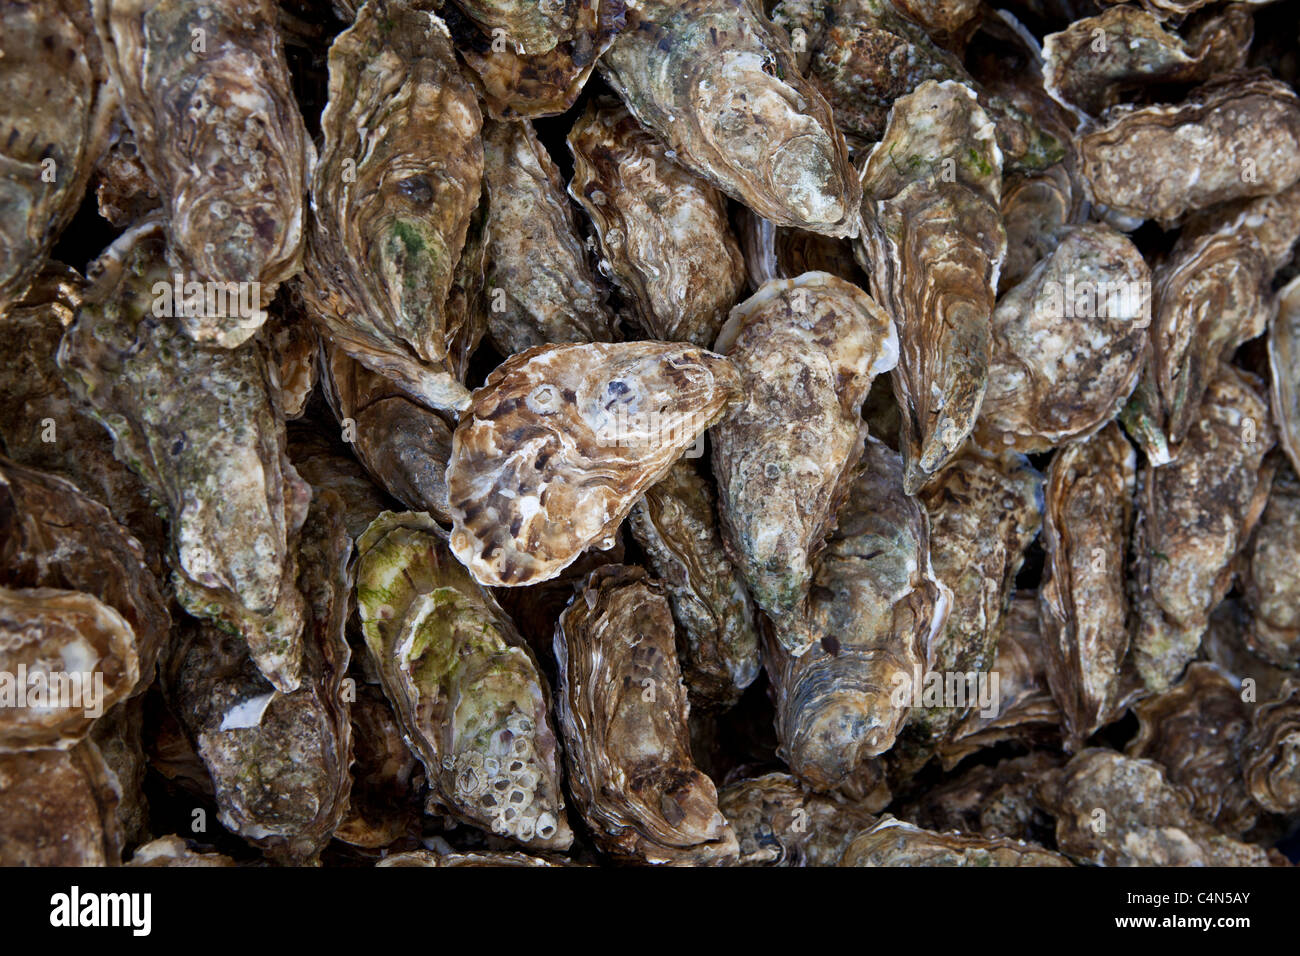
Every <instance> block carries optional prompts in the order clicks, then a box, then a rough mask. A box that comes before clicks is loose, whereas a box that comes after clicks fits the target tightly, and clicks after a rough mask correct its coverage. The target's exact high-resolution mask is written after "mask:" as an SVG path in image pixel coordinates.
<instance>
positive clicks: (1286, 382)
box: [1268, 276, 1300, 474]
mask: <svg viewBox="0 0 1300 956" xmlns="http://www.w3.org/2000/svg"><path fill="white" fill-rule="evenodd" d="M1268 358H1269V368H1270V371H1271V372H1272V375H1271V376H1270V377H1271V379H1272V383H1273V389H1272V396H1271V397H1272V406H1273V421H1274V423H1275V424H1276V425H1277V435H1278V444H1280V445H1281V446H1282V450H1283V451H1285V452H1286V454H1287V457H1288V458H1289V459H1290V461H1291V468H1292V469H1293V470H1294V471H1295V472H1296V473H1297V474H1300V276H1298V277H1296V278H1295V279H1292V280H1291V281H1290V282H1289V283H1287V285H1286V287H1285V288H1283V289H1282V291H1281V292H1279V293H1278V297H1277V311H1276V312H1275V313H1274V316H1273V319H1272V321H1271V322H1269V326H1268Z"/></svg>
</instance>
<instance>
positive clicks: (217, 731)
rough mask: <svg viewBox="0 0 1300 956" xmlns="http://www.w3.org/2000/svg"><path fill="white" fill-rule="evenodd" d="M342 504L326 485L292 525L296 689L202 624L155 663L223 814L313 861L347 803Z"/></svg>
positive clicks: (246, 833)
mask: <svg viewBox="0 0 1300 956" xmlns="http://www.w3.org/2000/svg"><path fill="white" fill-rule="evenodd" d="M342 512H343V508H342V502H341V501H340V500H339V498H338V497H337V496H336V495H333V494H331V493H329V492H325V493H323V494H322V495H321V496H320V497H319V498H318V499H317V500H316V501H314V502H313V503H312V508H311V512H310V514H309V516H308V519H307V523H306V524H305V525H304V526H303V535H302V542H301V547H300V558H299V563H300V565H301V569H302V570H301V574H300V577H299V582H300V584H301V587H302V590H303V593H304V594H305V595H306V598H307V608H308V612H309V613H308V625H307V629H306V635H305V639H304V641H303V671H302V683H301V685H300V686H299V687H298V688H297V689H296V690H294V691H293V692H292V693H282V692H280V691H278V690H276V688H275V687H273V686H271V684H270V683H269V682H268V681H267V680H266V679H265V678H264V677H263V676H262V675H261V674H260V673H258V671H257V668H256V667H255V666H254V664H253V661H252V659H251V658H250V657H249V656H248V652H247V650H246V649H245V648H244V647H243V646H242V644H241V643H240V642H239V641H238V640H236V639H233V638H232V637H231V636H230V635H227V634H223V633H222V632H221V631H220V630H218V629H217V628H215V627H212V626H211V625H206V624H197V625H193V626H190V627H188V628H186V629H185V630H183V631H182V633H181V634H180V635H179V636H178V640H177V642H176V644H175V646H174V648H173V651H172V658H171V661H170V663H169V665H168V667H167V668H166V673H165V684H166V690H167V694H168V698H169V701H170V703H171V705H172V708H173V709H174V710H175V711H176V713H177V715H178V716H179V718H180V719H181V722H182V723H183V724H184V726H185V729H186V732H187V733H188V734H189V736H190V737H191V738H192V740H193V741H194V745H195V749H196V750H197V752H198V754H199V756H200V757H201V758H202V760H203V762H204V764H205V765H206V766H207V768H208V772H209V774H210V775H211V777H212V782H213V784H214V787H215V790H216V800H217V807H218V813H219V816H220V819H221V822H222V824H223V825H224V826H225V827H226V828H227V829H229V830H231V831H232V832H235V833H238V834H240V835H241V836H243V837H244V838H245V839H247V840H250V841H252V842H254V843H256V844H258V845H259V846H261V847H262V848H263V850H265V851H266V853H267V854H268V855H269V856H271V857H272V858H273V859H276V860H279V861H283V862H288V863H302V862H306V861H310V860H313V859H315V858H316V857H317V856H318V854H319V853H320V851H321V850H322V849H323V848H324V846H325V844H326V843H328V842H329V840H330V838H331V835H332V834H333V832H334V829H335V827H337V826H338V824H339V821H340V820H341V819H342V817H343V814H344V813H345V812H346V810H347V805H348V790H349V786H350V783H351V778H350V777H349V775H348V765H349V764H350V763H351V760H352V743H351V733H352V724H351V721H350V719H349V715H348V710H349V706H348V699H347V698H348V695H347V694H345V691H344V686H343V679H344V675H345V674H346V672H347V667H348V661H349V658H350V655H351V651H350V649H349V647H348V643H347V639H346V638H345V637H344V625H345V623H346V621H347V618H348V614H349V613H350V609H351V608H350V603H349V596H350V594H351V586H352V579H351V576H350V573H349V570H348V560H349V557H350V555H351V553H352V542H351V539H350V538H349V537H348V535H347V531H346V529H345V528H344V526H343V517H342Z"/></svg>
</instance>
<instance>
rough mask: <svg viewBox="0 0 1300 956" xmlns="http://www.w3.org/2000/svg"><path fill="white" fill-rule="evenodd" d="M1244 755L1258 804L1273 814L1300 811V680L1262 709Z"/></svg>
mask: <svg viewBox="0 0 1300 956" xmlns="http://www.w3.org/2000/svg"><path fill="white" fill-rule="evenodd" d="M1242 752H1243V761H1242V763H1243V769H1244V770H1245V775H1246V784H1247V786H1249V788H1250V795H1251V796H1252V797H1254V798H1255V802H1256V803H1258V804H1259V805H1260V806H1261V807H1263V808H1264V809H1265V810H1268V811H1270V812H1272V813H1286V814H1293V813H1295V812H1296V810H1298V809H1300V681H1298V680H1296V679H1295V678H1292V679H1291V680H1288V681H1287V682H1286V683H1285V684H1284V685H1283V686H1282V689H1281V691H1280V693H1279V694H1278V696H1277V698H1276V699H1274V700H1270V701H1269V702H1267V703H1265V704H1261V705H1260V706H1259V708H1258V709H1257V710H1256V711H1255V719H1254V725H1253V726H1252V727H1251V730H1250V734H1249V736H1247V737H1246V740H1245V742H1244V745H1243V748H1242Z"/></svg>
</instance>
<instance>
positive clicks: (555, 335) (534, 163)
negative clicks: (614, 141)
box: [483, 120, 614, 355]
mask: <svg viewBox="0 0 1300 956" xmlns="http://www.w3.org/2000/svg"><path fill="white" fill-rule="evenodd" d="M483 182H484V189H485V191H486V192H487V194H488V196H489V211H488V221H487V226H486V229H487V234H488V241H487V263H488V266H487V274H486V277H485V279H484V282H485V285H486V290H487V296H488V302H489V307H488V316H487V327H488V334H489V335H490V336H491V338H492V341H493V343H494V344H495V345H496V347H497V349H498V350H499V351H500V352H501V353H502V354H503V355H513V354H515V353H516V352H522V351H524V350H525V349H528V348H531V347H533V346H534V345H547V344H553V343H559V342H608V341H611V340H612V339H613V325H614V319H613V315H612V314H611V313H610V311H609V307H608V306H607V305H606V302H605V291H604V289H602V288H601V286H600V285H598V284H597V280H596V277H595V276H594V275H593V274H592V271H591V266H590V264H589V263H588V261H587V253H586V250H585V249H584V248H583V245H582V240H581V239H580V238H579V237H578V227H577V222H576V220H575V218H574V215H573V209H572V207H571V206H570V205H569V200H568V197H567V196H566V195H565V193H564V186H563V184H562V183H561V181H560V171H559V169H558V168H557V167H556V165H555V163H554V162H552V160H551V158H550V156H549V155H547V152H546V148H545V147H544V146H542V144H541V142H540V141H539V140H538V139H537V133H536V132H535V131H534V130H533V127H532V124H531V123H528V122H527V121H524V122H518V123H504V122H496V121H493V120H488V121H487V122H486V123H485V124H484V128H483Z"/></svg>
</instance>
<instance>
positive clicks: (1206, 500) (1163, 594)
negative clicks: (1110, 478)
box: [1133, 365, 1273, 692]
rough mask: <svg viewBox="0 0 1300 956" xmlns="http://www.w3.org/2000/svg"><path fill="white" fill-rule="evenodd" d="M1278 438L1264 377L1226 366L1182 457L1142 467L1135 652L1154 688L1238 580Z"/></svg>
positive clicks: (1188, 651)
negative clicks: (1236, 561) (1237, 565)
mask: <svg viewBox="0 0 1300 956" xmlns="http://www.w3.org/2000/svg"><path fill="white" fill-rule="evenodd" d="M1272 446H1273V429H1272V427H1271V426H1270V425H1269V421H1268V406H1267V405H1266V404H1265V403H1264V399H1263V396H1262V394H1261V388H1260V383H1259V382H1258V380H1257V379H1254V378H1253V377H1252V376H1249V375H1248V374H1247V373H1244V372H1240V371H1238V370H1237V369H1234V368H1232V367H1231V366H1227V365H1222V366H1220V367H1219V374H1218V376H1217V377H1216V378H1215V379H1214V380H1213V381H1211V382H1210V384H1209V388H1208V389H1207V390H1206V393H1205V400H1204V402H1203V403H1202V404H1201V408H1200V414H1199V416H1198V418H1197V420H1196V421H1195V423H1194V424H1193V425H1192V426H1191V427H1190V428H1189V429H1188V432H1187V439H1186V441H1184V442H1183V445H1182V448H1181V450H1180V452H1179V455H1178V458H1177V459H1175V460H1174V461H1173V462H1172V463H1171V464H1168V465H1165V466H1163V467H1160V468H1152V467H1151V466H1150V465H1149V464H1148V465H1147V466H1145V467H1144V468H1143V469H1142V472H1141V475H1140V484H1139V491H1138V519H1137V525H1136V530H1135V531H1134V535H1133V560H1134V562H1135V566H1136V574H1135V579H1136V583H1135V589H1136V593H1135V599H1134V606H1135V609H1136V611H1137V614H1138V622H1137V627H1136V630H1135V633H1134V635H1133V654H1134V660H1135V663H1136V665H1137V670H1138V673H1139V675H1141V677H1142V680H1143V683H1144V684H1145V685H1146V687H1147V689H1148V690H1150V691H1154V692H1159V691H1163V690H1165V689H1166V688H1167V687H1169V685H1170V684H1172V683H1173V682H1174V681H1175V680H1176V679H1177V678H1178V675H1179V674H1180V673H1181V672H1182V670H1183V668H1184V667H1185V666H1186V664H1187V662H1188V661H1190V660H1191V659H1192V658H1193V657H1195V656H1196V651H1197V648H1198V647H1199V646H1200V643H1201V637H1202V635H1203V634H1204V633H1205V630H1206V627H1207V626H1208V624H1209V616H1210V612H1211V611H1212V610H1213V609H1214V606H1215V605H1216V604H1218V603H1219V601H1220V600H1221V599H1222V598H1223V596H1224V595H1225V594H1226V593H1227V591H1228V588H1229V586H1230V585H1231V583H1232V567H1231V564H1232V560H1233V558H1234V556H1235V555H1236V553H1237V551H1238V549H1240V548H1241V547H1242V546H1243V545H1244V544H1245V543H1246V541H1247V540H1248V539H1249V536H1250V530H1251V528H1252V527H1253V526H1254V524H1255V521H1256V520H1257V519H1258V517H1259V514H1260V511H1261V510H1262V509H1263V507H1264V499H1265V498H1266V497H1267V495H1268V489H1269V483H1270V480H1271V467H1269V466H1267V465H1266V464H1264V456H1265V454H1266V453H1267V452H1268V450H1269V449H1270V448H1271V447H1272Z"/></svg>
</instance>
